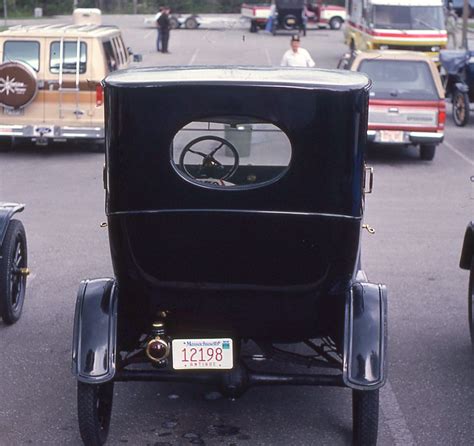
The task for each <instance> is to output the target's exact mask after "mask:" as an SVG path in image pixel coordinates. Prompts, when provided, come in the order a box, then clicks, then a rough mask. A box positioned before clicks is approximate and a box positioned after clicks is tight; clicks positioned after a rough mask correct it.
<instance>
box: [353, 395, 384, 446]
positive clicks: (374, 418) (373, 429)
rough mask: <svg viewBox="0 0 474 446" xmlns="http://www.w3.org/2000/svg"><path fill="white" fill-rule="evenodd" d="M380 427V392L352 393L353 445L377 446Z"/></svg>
mask: <svg viewBox="0 0 474 446" xmlns="http://www.w3.org/2000/svg"><path fill="white" fill-rule="evenodd" d="M378 425H379V391H378V389H377V390H353V391H352V437H353V438H352V443H353V445H354V446H375V445H376V444H377V433H378Z"/></svg>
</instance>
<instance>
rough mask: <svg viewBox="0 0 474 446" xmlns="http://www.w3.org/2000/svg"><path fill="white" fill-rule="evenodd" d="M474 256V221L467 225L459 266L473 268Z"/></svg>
mask: <svg viewBox="0 0 474 446" xmlns="http://www.w3.org/2000/svg"><path fill="white" fill-rule="evenodd" d="M473 257H474V221H471V223H469V224H468V225H467V228H466V233H465V234H464V242H463V244H462V251H461V260H460V261H459V267H460V268H462V269H471V262H472V258H473Z"/></svg>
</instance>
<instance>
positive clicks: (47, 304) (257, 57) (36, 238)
mask: <svg viewBox="0 0 474 446" xmlns="http://www.w3.org/2000/svg"><path fill="white" fill-rule="evenodd" d="M104 20H105V21H106V22H109V21H110V23H116V24H118V25H119V26H120V27H122V28H123V30H124V34H125V38H126V42H127V45H129V46H131V47H132V48H133V49H134V50H135V51H136V52H140V53H142V54H143V55H144V62H143V65H158V66H164V65H174V64H179V65H200V64H228V63H231V64H243V65H249V64H254V65H267V66H268V65H278V64H279V60H280V58H281V55H282V54H283V52H284V51H285V50H286V49H287V47H288V45H289V35H278V36H275V37H273V36H270V35H267V34H264V33H258V34H250V33H248V31H247V30H246V29H244V28H242V29H235V28H234V29H228V28H225V27H224V28H223V29H214V30H210V29H207V30H204V29H203V30H194V31H187V30H179V31H173V32H172V33H171V40H170V50H171V51H172V54H171V55H162V54H156V53H155V52H154V51H153V45H154V38H155V36H154V34H153V32H152V33H150V30H148V29H146V28H144V27H143V24H142V22H143V17H130V16H126V17H122V16H105V17H104ZM151 31H153V30H151ZM147 33H148V34H147ZM302 46H304V47H305V48H307V49H308V50H309V51H310V52H311V54H312V56H313V58H314V59H315V61H316V64H317V66H318V67H322V68H333V67H335V66H336V64H337V61H338V59H339V57H340V56H341V55H342V53H343V52H344V51H345V50H346V48H345V46H344V44H343V42H342V33H341V32H335V31H329V30H317V31H316V30H315V31H312V32H310V33H308V36H307V37H306V38H303V42H302ZM203 106H205V104H203ZM297 106H298V104H295V107H297ZM156 124H157V125H160V123H159V122H157V123H156ZM334 125H337V123H334ZM473 131H474V119H473V120H472V121H471V123H470V124H469V125H468V126H467V127H464V128H458V127H455V126H454V124H453V123H452V120H451V119H450V116H449V113H448V123H447V130H446V142H445V143H444V144H442V145H441V146H439V148H438V150H437V154H436V157H435V159H434V160H433V161H432V162H426V161H420V160H419V158H418V152H417V150H415V148H407V149H403V150H399V149H394V148H393V149H380V148H375V149H372V150H370V152H369V156H368V160H367V162H368V164H369V165H372V166H373V167H374V169H375V189H374V193H373V194H372V195H369V196H367V200H366V222H367V223H369V224H370V225H371V226H373V227H374V228H375V229H376V233H375V235H369V234H368V233H365V232H364V235H363V264H364V267H365V268H366V271H367V273H368V275H369V278H370V279H371V280H372V281H374V282H382V283H386V284H387V286H388V289H389V386H387V387H386V388H384V389H383V390H382V394H381V395H382V396H381V419H380V421H381V422H380V434H379V444H380V445H382V446H389V445H397V446H406V445H409V444H417V445H426V446H428V445H429V446H432V445H440V446H446V445H469V444H472V439H473V438H474V425H473V423H472V413H474V386H473V370H474V355H473V353H472V349H471V346H470V341H469V333H468V327H467V306H466V301H467V299H466V295H467V283H468V274H467V272H466V271H462V270H460V269H459V267H458V262H459V255H460V249H461V243H462V237H463V234H464V229H465V226H466V224H467V223H468V221H469V220H471V219H472V218H474V196H473V195H472V194H471V191H472V186H471V184H470V183H469V182H468V180H469V178H470V176H471V175H472V174H473V173H474V168H473V159H474V154H473V150H474V149H473V147H474V144H473V135H474V133H473ZM103 163H104V157H103V155H101V154H94V153H89V152H87V151H85V150H83V149H81V148H80V147H76V148H73V147H70V148H67V149H64V148H61V149H52V148H42V147H29V148H24V147H23V148H21V149H18V150H16V151H13V152H10V153H2V154H0V197H1V199H2V200H4V199H6V200H8V201H19V202H23V203H26V210H25V212H24V213H23V214H22V215H21V218H22V220H23V221H24V223H25V227H26V230H27V235H28V243H29V253H30V268H31V270H32V277H33V278H34V279H33V280H30V281H29V283H28V290H27V296H26V302H25V308H24V314H23V316H22V319H21V320H20V321H19V322H18V323H17V324H16V325H15V326H12V327H6V326H5V325H3V324H1V323H0V377H1V379H0V401H1V402H2V404H1V405H0V445H3V444H4V445H9V446H10V445H14V446H16V445H26V444H33V445H64V444H68V445H79V444H81V443H80V437H79V433H78V428H77V417H76V403H75V398H76V395H75V381H74V379H73V378H72V377H71V374H70V349H71V347H70V346H71V341H72V322H73V321H72V319H73V313H74V304H75V297H76V292H77V288H78V284H79V281H80V280H81V279H84V278H87V277H102V276H105V277H107V276H111V275H113V270H112V265H111V263H110V255H109V247H108V239H107V231H106V230H105V229H103V228H100V223H101V222H102V221H104V218H105V213H104V192H103V188H102V166H103ZM115 393H116V399H115V401H114V405H115V406H114V411H113V418H112V426H111V436H110V444H122V443H128V444H130V445H148V444H150V445H154V444H157V445H158V444H162V445H164V444H172V445H185V444H190V441H191V440H192V439H194V440H196V439H197V438H199V439H201V441H202V442H203V443H204V444H206V445H230V444H236V445H239V446H243V445H252V446H253V445H257V446H264V445H272V446H274V445H275V446H280V445H281V446H288V445H295V446H297V445H302V446H310V445H314V444H320V445H331V446H333V445H348V444H350V437H351V410H350V408H351V401H350V392H348V391H347V390H346V389H330V388H321V389H319V388H310V389H306V388H288V387H287V388H258V389H254V390H252V391H250V392H249V393H247V394H246V395H245V396H244V397H243V398H241V399H239V400H237V401H228V400H226V399H224V398H221V397H220V396H219V394H216V393H215V389H212V388H208V387H204V386H190V385H178V384H157V383H129V384H119V385H117V386H116V389H115ZM216 426H217V427H216ZM196 441H197V440H196ZM194 444H199V443H194Z"/></svg>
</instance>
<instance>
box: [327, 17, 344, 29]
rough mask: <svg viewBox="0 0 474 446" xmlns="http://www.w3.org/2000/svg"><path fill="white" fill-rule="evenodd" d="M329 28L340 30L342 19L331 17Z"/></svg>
mask: <svg viewBox="0 0 474 446" xmlns="http://www.w3.org/2000/svg"><path fill="white" fill-rule="evenodd" d="M329 26H330V28H331V29H341V26H342V19H341V18H340V17H333V18H332V19H331V20H330V21H329Z"/></svg>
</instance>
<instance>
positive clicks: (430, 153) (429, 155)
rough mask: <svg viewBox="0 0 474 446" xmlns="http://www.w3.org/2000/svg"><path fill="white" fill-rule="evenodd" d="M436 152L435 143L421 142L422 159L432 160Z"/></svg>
mask: <svg viewBox="0 0 474 446" xmlns="http://www.w3.org/2000/svg"><path fill="white" fill-rule="evenodd" d="M435 153H436V145H435V144H421V145H420V159H422V160H424V161H431V160H432V159H433V158H434V156H435Z"/></svg>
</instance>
